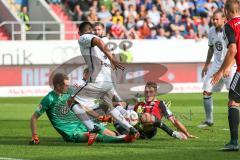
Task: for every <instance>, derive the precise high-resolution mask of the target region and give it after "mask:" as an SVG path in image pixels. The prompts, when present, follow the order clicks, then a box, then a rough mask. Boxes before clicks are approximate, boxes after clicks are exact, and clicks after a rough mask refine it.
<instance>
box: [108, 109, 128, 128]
mask: <svg viewBox="0 0 240 160" xmlns="http://www.w3.org/2000/svg"><path fill="white" fill-rule="evenodd" d="M109 113H110V114H111V115H112V117H113V118H115V119H116V120H117V122H118V123H119V124H120V125H122V126H123V127H124V128H126V129H129V128H131V127H132V126H131V125H130V124H129V123H128V121H126V119H125V118H124V117H123V115H122V114H121V113H120V112H119V110H118V109H117V108H114V109H112V110H111V111H110V112H109Z"/></svg>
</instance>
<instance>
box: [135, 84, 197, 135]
mask: <svg viewBox="0 0 240 160" xmlns="http://www.w3.org/2000/svg"><path fill="white" fill-rule="evenodd" d="M144 95H145V100H144V101H142V102H138V103H137V104H136V105H135V107H134V110H135V111H136V112H137V113H139V115H141V117H140V119H141V125H142V126H141V127H138V129H139V131H140V134H141V137H142V138H152V137H153V136H155V135H156V133H157V128H162V129H163V130H165V131H166V132H167V133H168V134H169V135H170V136H173V134H174V133H173V131H172V130H171V129H168V128H167V127H166V125H165V124H163V123H162V122H161V120H162V118H163V116H164V117H166V118H167V119H168V120H169V121H171V123H172V124H173V125H174V126H175V127H176V128H177V129H178V130H179V131H180V132H178V134H179V133H180V135H177V136H180V137H181V138H182V139H186V138H196V136H194V135H191V134H190V133H189V132H188V131H187V129H186V127H185V126H184V125H183V124H182V123H181V122H180V121H179V120H178V119H177V118H176V117H174V116H173V114H172V112H171V111H170V110H169V108H168V106H167V105H166V104H165V102H164V101H161V100H158V99H157V97H156V95H157V84H156V83H155V82H150V81H149V82H147V84H146V85H145V90H144ZM175 136H176V135H175Z"/></svg>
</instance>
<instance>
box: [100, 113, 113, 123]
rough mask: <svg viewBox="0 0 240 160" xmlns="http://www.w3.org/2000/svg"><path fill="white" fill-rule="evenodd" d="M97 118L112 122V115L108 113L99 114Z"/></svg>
mask: <svg viewBox="0 0 240 160" xmlns="http://www.w3.org/2000/svg"><path fill="white" fill-rule="evenodd" d="M98 120H99V121H101V122H109V123H111V122H112V117H111V116H109V115H104V116H99V117H98Z"/></svg>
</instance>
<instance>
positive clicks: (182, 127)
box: [169, 116, 197, 138]
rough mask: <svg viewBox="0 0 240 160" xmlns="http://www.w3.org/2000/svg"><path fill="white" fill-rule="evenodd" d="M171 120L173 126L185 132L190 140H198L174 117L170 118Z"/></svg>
mask: <svg viewBox="0 0 240 160" xmlns="http://www.w3.org/2000/svg"><path fill="white" fill-rule="evenodd" d="M169 120H170V121H171V122H172V124H173V125H174V126H175V127H176V128H177V129H179V130H180V131H181V132H183V133H184V134H185V135H186V136H187V137H188V138H197V137H196V136H194V135H191V134H190V133H189V132H188V131H187V128H186V127H185V126H184V125H183V124H182V123H181V122H180V121H179V120H178V119H177V118H175V117H174V116H171V117H169Z"/></svg>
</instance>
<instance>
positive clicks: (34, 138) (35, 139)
mask: <svg viewBox="0 0 240 160" xmlns="http://www.w3.org/2000/svg"><path fill="white" fill-rule="evenodd" d="M39 143H40V141H39V138H38V135H37V134H33V135H32V140H31V141H30V142H29V144H30V145H34V144H39Z"/></svg>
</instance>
